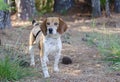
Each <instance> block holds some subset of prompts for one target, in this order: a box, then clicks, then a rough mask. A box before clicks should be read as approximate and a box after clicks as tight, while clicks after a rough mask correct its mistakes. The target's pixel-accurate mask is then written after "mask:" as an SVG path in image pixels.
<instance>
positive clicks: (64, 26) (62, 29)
mask: <svg viewBox="0 0 120 82" xmlns="http://www.w3.org/2000/svg"><path fill="white" fill-rule="evenodd" d="M67 28H68V27H67V24H66V23H65V22H64V21H63V20H62V19H61V18H59V27H58V29H57V32H59V33H60V34H62V33H64V32H65V31H66V30H67Z"/></svg>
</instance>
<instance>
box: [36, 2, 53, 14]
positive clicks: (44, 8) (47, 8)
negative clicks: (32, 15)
mask: <svg viewBox="0 0 120 82" xmlns="http://www.w3.org/2000/svg"><path fill="white" fill-rule="evenodd" d="M35 4H36V8H37V10H38V11H39V12H40V13H43V14H44V13H47V12H51V11H53V4H54V0H35Z"/></svg>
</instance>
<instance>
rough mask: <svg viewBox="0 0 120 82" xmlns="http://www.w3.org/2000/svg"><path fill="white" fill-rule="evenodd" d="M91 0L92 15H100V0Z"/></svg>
mask: <svg viewBox="0 0 120 82" xmlns="http://www.w3.org/2000/svg"><path fill="white" fill-rule="evenodd" d="M91 1H92V16H93V17H100V16H101V7H100V0H91Z"/></svg>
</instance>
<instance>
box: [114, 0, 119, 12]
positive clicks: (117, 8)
mask: <svg viewBox="0 0 120 82" xmlns="http://www.w3.org/2000/svg"><path fill="white" fill-rule="evenodd" d="M114 5H115V12H116V13H120V0H115V4H114Z"/></svg>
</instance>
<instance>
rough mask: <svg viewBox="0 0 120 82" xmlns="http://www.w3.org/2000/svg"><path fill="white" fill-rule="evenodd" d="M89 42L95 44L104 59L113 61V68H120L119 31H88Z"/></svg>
mask: <svg viewBox="0 0 120 82" xmlns="http://www.w3.org/2000/svg"><path fill="white" fill-rule="evenodd" d="M86 34H87V35H89V37H86V38H87V43H88V44H89V45H95V46H96V47H97V49H98V50H99V51H100V53H101V54H102V57H103V60H104V61H106V62H109V63H112V64H111V65H110V67H111V68H112V69H113V70H120V38H119V37H120V34H117V33H114V34H112V33H109V32H107V33H99V32H92V33H86Z"/></svg>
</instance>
